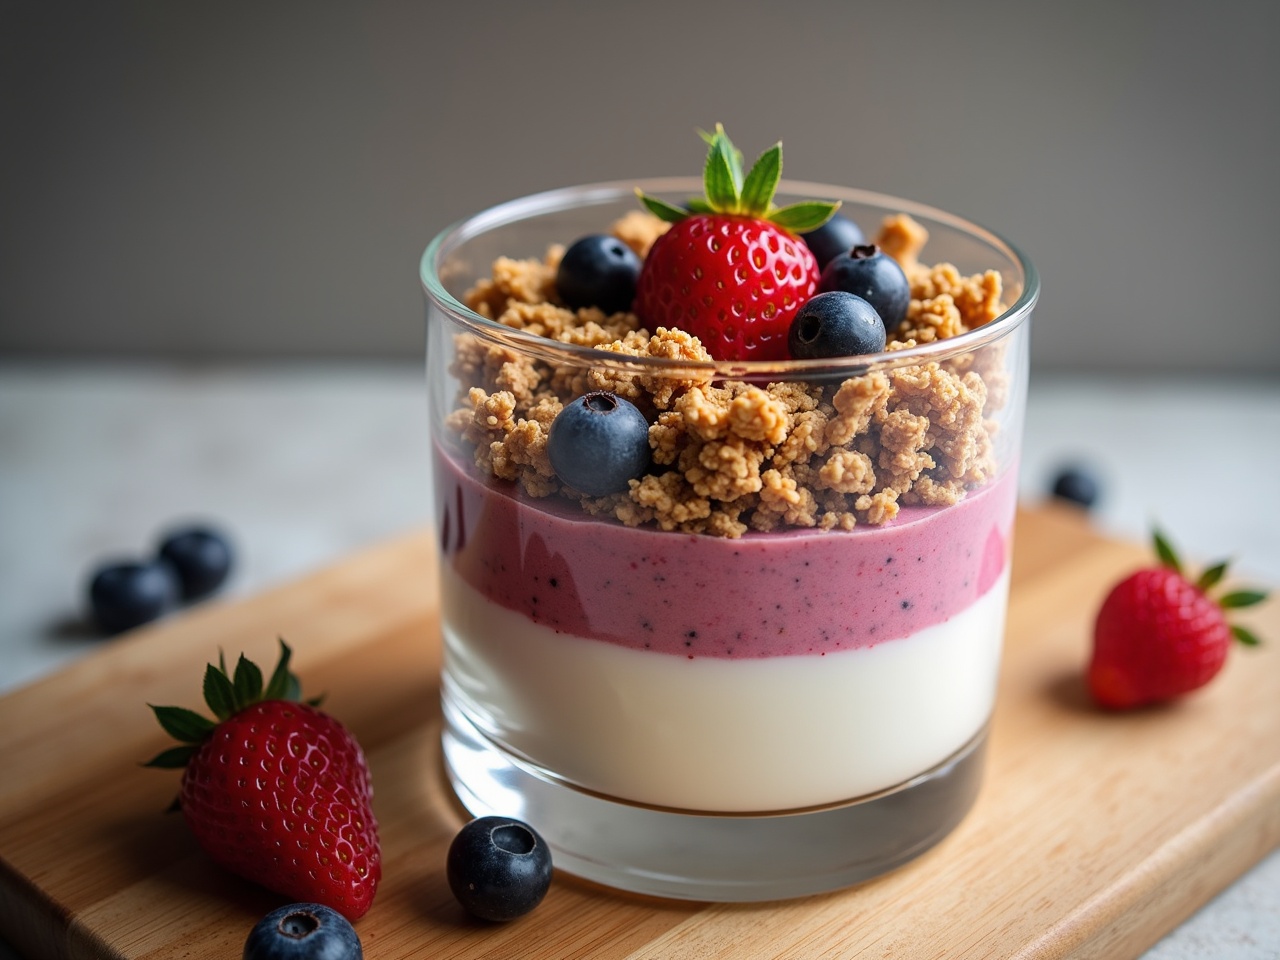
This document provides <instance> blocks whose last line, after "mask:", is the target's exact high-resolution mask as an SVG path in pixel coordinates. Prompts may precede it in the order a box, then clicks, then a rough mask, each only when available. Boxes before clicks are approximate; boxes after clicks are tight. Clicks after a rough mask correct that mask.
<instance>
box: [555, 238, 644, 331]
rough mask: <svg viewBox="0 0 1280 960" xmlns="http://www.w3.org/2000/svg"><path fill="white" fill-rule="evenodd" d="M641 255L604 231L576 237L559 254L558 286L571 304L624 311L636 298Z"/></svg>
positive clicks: (609, 311) (566, 302) (562, 295)
mask: <svg viewBox="0 0 1280 960" xmlns="http://www.w3.org/2000/svg"><path fill="white" fill-rule="evenodd" d="M639 277H640V258H639V257H638V256H637V255H636V252H635V251H634V250H632V249H631V248H630V247H628V246H627V245H626V244H625V243H623V242H622V241H621V240H619V239H618V238H617V237H611V236H608V235H607V234H603V233H593V234H591V235H590V236H586V237H582V238H581V239H580V240H575V241H574V242H573V245H572V246H571V247H569V249H568V250H566V251H565V252H564V256H563V257H561V258H560V266H559V268H558V269H557V270H556V290H558V291H559V292H560V299H561V300H563V301H564V302H565V304H566V306H568V307H569V308H571V309H573V310H578V309H580V308H582V307H599V308H600V309H601V310H603V311H604V312H605V313H624V312H626V311H628V310H630V309H631V304H632V301H634V300H635V298H636V280H637V279H639Z"/></svg>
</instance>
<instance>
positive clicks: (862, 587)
mask: <svg viewBox="0 0 1280 960" xmlns="http://www.w3.org/2000/svg"><path fill="white" fill-rule="evenodd" d="M436 454H437V455H436V458H435V461H436V484H437V489H438V492H437V503H439V504H441V511H442V515H441V516H440V517H439V521H438V522H439V525H438V530H439V531H440V537H441V548H442V552H443V555H444V558H445V562H446V563H448V564H450V565H451V566H452V568H453V569H454V571H455V572H456V573H457V574H458V576H459V577H461V579H462V580H463V581H465V582H466V583H468V584H469V585H470V586H471V587H472V588H474V589H475V590H476V591H477V592H478V593H479V594H481V595H482V596H484V597H485V598H487V599H488V600H490V601H492V602H493V603H495V604H498V605H500V606H502V607H504V608H506V609H508V610H510V611H513V612H514V613H517V614H521V615H523V616H525V617H527V618H528V619H529V620H531V621H533V622H534V623H537V624H540V625H542V626H544V627H546V628H548V629H551V630H554V631H555V632H557V633H566V634H572V635H574V636H579V637H586V638H592V639H595V640H600V641H604V642H608V643H612V644H617V645H619V646H622V647H628V648H631V649H636V650H647V651H653V652H655V653H663V654H668V655H678V656H681V657H688V658H701V657H713V658H720V659H758V658H765V657H783V656H805V655H824V654H826V653H829V652H834V651H839V650H851V649H859V648H866V647H873V646H876V645H877V644H880V643H883V642H885V641H889V640H895V639H898V638H902V637H908V636H911V635H913V634H916V633H918V632H919V631H920V630H922V629H924V628H926V627H930V626H933V625H936V624H941V623H945V622H947V621H948V620H950V619H951V618H953V617H954V616H955V615H956V614H958V613H960V612H962V611H964V610H966V609H967V608H969V607H970V606H971V605H972V604H973V603H974V601H976V600H977V599H978V598H980V597H982V596H983V595H984V594H986V593H987V592H988V591H989V590H990V589H991V588H992V586H993V585H994V584H995V583H996V582H997V580H998V579H999V577H1000V574H1001V573H1002V572H1003V571H1004V569H1005V567H1006V565H1007V563H1008V559H1009V535H1010V531H1011V528H1012V523H1013V513H1014V507H1015V503H1016V470H1014V469H1008V470H1005V471H1004V473H1003V474H1002V475H1001V476H1000V477H999V478H998V479H996V480H995V481H994V482H992V483H990V484H988V485H987V486H985V487H983V488H981V489H979V490H976V491H973V492H971V493H970V494H969V495H968V496H967V497H966V498H965V499H963V500H961V501H960V502H959V503H957V504H955V505H953V506H950V507H919V506H917V507H904V508H902V509H901V510H900V511H899V513H898V515H897V517H896V518H895V519H893V520H891V521H889V522H887V523H884V524H881V525H878V526H871V525H864V526H858V527H855V528H854V529H853V530H851V531H841V532H831V531H811V530H787V531H780V532H773V533H768V534H757V533H749V534H747V535H746V536H743V537H741V538H737V539H727V538H723V537H713V536H705V535H691V534H680V533H672V532H663V531H657V530H652V529H645V528H635V527H627V526H623V525H621V524H618V523H616V522H612V521H609V520H597V519H593V518H590V517H588V516H584V515H583V513H582V512H581V511H579V510H576V509H574V507H573V505H571V504H565V503H564V502H562V501H560V500H558V499H557V498H541V499H535V498H531V497H529V496H528V495H527V494H525V493H524V492H523V491H521V490H520V489H519V487H518V485H516V484H513V483H509V482H503V481H495V480H491V479H488V478H486V479H485V480H481V479H479V478H477V477H476V475H475V473H474V472H473V471H472V470H471V469H470V468H468V467H465V466H463V465H461V464H459V463H458V462H457V461H455V460H454V459H453V458H452V457H450V456H449V455H447V454H446V453H444V451H443V450H441V449H440V448H437V451H436Z"/></svg>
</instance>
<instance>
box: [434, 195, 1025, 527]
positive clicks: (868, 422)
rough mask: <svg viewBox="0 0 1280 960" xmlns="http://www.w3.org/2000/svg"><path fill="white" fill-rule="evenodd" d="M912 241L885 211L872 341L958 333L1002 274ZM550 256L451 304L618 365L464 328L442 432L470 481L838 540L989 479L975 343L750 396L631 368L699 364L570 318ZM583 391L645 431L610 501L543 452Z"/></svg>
mask: <svg viewBox="0 0 1280 960" xmlns="http://www.w3.org/2000/svg"><path fill="white" fill-rule="evenodd" d="M665 229H666V224H665V223H663V222H662V221H660V220H658V219H657V218H656V217H653V216H650V215H649V214H647V213H644V212H639V211H637V212H635V213H632V214H629V215H628V216H626V217H624V218H623V219H622V220H620V221H618V222H617V223H616V224H614V226H613V232H614V235H615V236H617V237H618V238H619V239H621V240H622V241H623V242H624V243H626V244H628V245H629V246H631V247H632V249H634V250H635V251H636V252H637V253H638V254H640V255H641V256H642V257H643V256H644V255H645V254H646V253H647V252H648V249H649V247H650V246H651V245H652V243H653V241H654V240H656V239H657V237H658V236H659V235H661V233H662V232H663V230H665ZM927 239H928V234H927V232H926V231H925V230H924V228H923V227H922V226H921V225H920V224H919V223H917V222H916V221H914V220H913V219H912V218H910V217H909V216H906V215H901V214H900V215H898V216H894V217H890V218H888V219H887V220H886V221H885V222H884V224H883V226H882V228H881V231H880V234H879V236H878V237H877V238H876V243H878V244H879V245H880V247H881V248H882V249H883V250H884V251H885V252H886V253H888V254H889V255H890V256H892V257H894V258H895V259H896V260H897V261H898V262H899V264H901V266H902V267H903V270H904V272H905V273H906V275H907V278H908V280H909V281H910V284H911V303H910V306H909V308H908V311H907V317H906V320H905V321H904V322H903V323H902V325H901V326H900V328H899V329H897V330H894V331H889V341H890V342H889V345H888V349H890V350H895V349H902V348H904V347H910V346H915V345H916V344H919V343H927V342H931V341H934V340H940V339H944V338H947V337H953V336H956V335H957V334H960V333H963V332H965V331H966V330H972V329H974V328H975V327H979V326H981V325H982V324H985V323H987V322H989V321H991V320H993V319H994V318H995V317H997V316H999V315H1000V313H1001V312H1002V311H1003V310H1004V305H1003V304H1002V303H1001V277H1000V274H999V273H998V272H996V271H994V270H991V271H987V272H985V273H982V274H978V275H974V276H964V275H962V274H960V272H959V271H958V270H957V269H956V268H955V267H954V266H952V265H951V264H938V265H934V266H927V265H925V264H923V263H921V262H920V259H919V255H920V252H921V250H922V248H923V247H924V244H925V242H926V241H927ZM563 252H564V251H563V248H562V247H553V248H552V249H551V250H550V251H549V252H548V254H547V256H546V257H545V259H543V260H512V259H507V258H500V259H499V260H497V261H496V262H495V263H494V264H493V268H492V275H491V277H490V278H489V279H486V280H482V281H481V282H480V283H478V284H477V285H476V286H475V288H474V289H472V290H471V291H470V292H469V293H468V294H467V297H466V302H467V304H468V306H470V307H471V308H472V309H473V310H475V311H476V312H477V313H479V314H481V315H482V316H484V317H487V318H490V319H493V320H496V321H497V322H498V323H501V324H503V325H505V326H509V327H513V328H516V329H520V330H524V331H527V332H529V333H533V334H536V335H537V336H540V337H546V338H548V339H550V340H555V341H558V342H560V343H566V344H576V345H581V346H588V347H595V348H597V349H600V350H605V351H608V352H610V353H614V354H617V355H618V363H617V364H616V365H609V366H604V365H601V366H596V367H591V368H584V367H582V366H569V365H557V364H554V363H551V362H547V361H545V360H540V359H534V358H532V357H530V356H527V355H525V354H522V353H521V352H518V351H516V350H512V349H509V348H506V347H502V346H498V345H493V344H486V343H484V342H482V341H480V340H479V339H478V338H476V337H473V336H470V335H467V334H462V335H459V336H458V337H457V338H456V357H455V360H454V363H453V366H452V368H451V372H452V373H453V374H454V375H455V376H456V377H457V378H458V379H459V382H460V383H461V384H463V385H464V387H463V392H462V394H461V396H460V398H459V406H458V408H457V409H456V410H455V411H454V413H453V414H452V415H451V416H450V418H449V425H450V427H451V428H452V429H453V430H455V431H457V432H458V433H459V434H460V435H461V436H462V437H463V438H464V440H465V441H466V442H467V443H468V444H469V445H470V446H472V447H473V449H474V457H475V463H476V465H477V467H478V468H479V469H480V470H481V471H482V472H484V473H487V474H491V475H493V476H495V477H498V478H501V479H504V480H511V481H515V482H517V483H519V484H520V486H521V487H523V489H524V490H525V491H526V492H527V493H528V494H529V495H531V496H534V497H552V496H558V497H565V498H568V499H570V500H573V501H576V502H578V503H580V504H581V507H582V509H583V510H584V511H586V512H587V513H589V514H592V515H596V516H611V517H614V518H616V519H617V520H620V521H621V522H623V523H625V524H628V525H630V526H639V525H641V524H652V525H654V526H657V527H659V528H661V529H663V530H679V531H683V532H687V533H705V534H712V535H718V536H725V537H739V536H742V535H743V534H744V533H746V532H748V531H749V530H756V531H771V530H779V529H782V528H786V527H810V528H820V529H824V530H832V529H838V530H849V529H852V528H853V527H854V525H855V524H857V523H869V524H880V523H884V522H886V521H888V520H891V519H893V517H894V516H895V515H896V514H897V512H898V509H899V507H900V506H901V505H906V504H922V505H930V506H936V505H950V504H954V503H956V502H957V501H959V500H960V499H961V498H963V497H964V495H965V492H966V491H967V490H969V489H972V488H974V487H977V486H980V485H982V484H983V483H985V482H986V481H987V480H988V479H990V478H991V477H992V476H993V474H994V471H995V461H994V457H993V453H992V435H993V433H994V431H995V427H996V424H995V423H994V421H993V420H992V419H991V414H992V413H993V412H994V411H995V410H997V409H998V408H999V406H1000V405H1001V404H1002V403H1003V402H1004V399H1005V394H1006V384H1005V380H1006V378H1005V375H1004V372H1003V370H1002V360H1001V357H1000V356H999V355H998V354H999V351H998V350H996V349H993V348H991V347H988V348H986V349H985V350H983V351H981V352H978V353H969V354H965V355H962V356H960V357H958V358H953V359H950V360H947V361H944V362H935V361H930V362H925V363H918V364H911V365H908V366H904V367H899V368H895V369H893V370H890V371H887V372H882V371H874V372H871V373H867V374H865V375H863V376H858V377H852V378H849V379H845V380H844V381H842V382H836V383H821V382H814V383H809V382H798V381H793V382H778V383H769V384H767V385H765V386H759V385H756V384H751V383H745V382H740V381H725V380H716V379H715V378H714V377H713V374H712V370H711V369H710V368H709V367H708V368H706V370H705V372H704V371H699V370H697V369H696V368H693V369H690V368H685V369H684V370H682V371H681V373H680V374H679V375H674V374H672V373H669V372H665V371H661V370H655V368H653V367H652V366H650V367H647V368H642V367H640V366H629V365H628V362H627V361H628V360H629V359H633V358H651V357H664V358H670V359H680V360H687V361H694V362H698V361H701V362H706V363H709V362H710V361H711V357H710V355H709V354H708V353H707V352H706V350H705V349H704V348H703V347H702V344H701V343H700V342H699V341H698V340H697V339H696V338H694V337H692V336H690V335H689V334H687V333H685V332H683V331H681V330H675V329H664V328H658V329H656V330H653V331H648V330H646V329H644V328H643V327H642V326H641V324H640V320H639V319H638V318H637V317H636V316H635V315H633V314H630V313H620V314H613V315H610V316H606V315H605V314H603V313H602V312H601V311H599V310H596V309H594V308H586V309H581V310H577V311H574V310H570V309H567V308H566V307H564V306H563V305H562V304H561V303H560V302H559V301H558V298H557V294H556V289H555V275H556V266H557V264H558V263H559V259H560V257H561V255H562V254H563ZM590 390H609V391H612V392H614V393H616V394H618V395H619V396H623V397H626V398H627V399H628V400H630V401H631V402H632V403H635V404H636V405H637V406H638V407H639V408H640V409H641V411H643V412H644V413H645V415H646V417H647V418H648V420H649V423H650V424H651V426H650V428H649V444H650V446H651V448H652V451H653V465H652V467H651V469H650V471H649V473H647V474H646V475H645V476H643V477H641V478H640V479H639V480H633V481H631V484H630V489H629V490H628V491H627V492H625V493H620V494H614V495H610V496H607V497H588V496H585V495H583V494H581V493H580V492H578V491H576V490H574V489H572V488H570V487H568V486H566V485H565V484H563V483H561V482H560V480H559V479H558V478H557V477H556V474H555V471H554V470H553V469H552V467H551V462H550V459H549V458H548V455H547V435H548V432H549V431H550V429H551V423H552V421H553V420H554V419H555V417H556V414H558V413H559V412H560V410H561V408H562V406H563V405H564V404H565V403H568V402H569V401H571V400H573V399H574V398H575V397H577V396H580V395H581V394H583V393H585V392H587V391H590Z"/></svg>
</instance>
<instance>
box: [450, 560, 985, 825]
mask: <svg viewBox="0 0 1280 960" xmlns="http://www.w3.org/2000/svg"><path fill="white" fill-rule="evenodd" d="M1008 591H1009V573H1008V567H1007V566H1006V568H1005V570H1004V572H1003V573H1001V575H1000V578H999V580H998V581H997V582H996V583H995V585H994V586H993V587H992V588H991V589H990V590H988V591H987V592H986V593H985V594H984V595H983V596H982V597H980V598H979V599H978V600H977V601H976V602H975V603H974V604H973V605H972V606H970V607H969V608H968V609H967V610H964V611H963V612H961V613H959V614H957V615H956V616H954V617H952V618H951V619H950V620H948V621H947V622H945V623H941V624H938V625H936V626H931V627H927V628H926V629H924V630H921V631H919V632H918V633H916V634H913V635H912V636H910V637H905V638H902V639H897V640H891V641H887V642H885V643H882V644H879V645H876V646H873V647H867V648H862V649H855V650H845V651H840V652H836V653H830V654H825V655H812V656H787V657H771V658H762V659H742V660H726V659H716V658H696V659H692V660H691V659H687V658H685V657H680V656H672V655H670V654H661V653H651V652H646V651H643V650H631V649H627V648H624V647H621V646H618V645H616V644H612V643H603V642H600V641H596V640H591V639H587V638H584V637H578V636H572V635H568V634H562V633H556V632H555V631H553V630H550V629H548V628H546V627H543V626H540V625H538V624H535V623H533V622H531V621H530V620H529V619H527V618H526V617H524V616H522V615H520V614H516V613H513V612H511V611H510V610H507V609H505V608H503V607H501V606H499V605H498V604H495V603H492V602H490V601H489V600H487V599H486V598H485V597H484V596H482V595H481V594H480V593H478V592H477V591H475V590H474V589H472V588H471V587H470V586H468V585H467V584H466V583H465V582H464V581H463V580H462V579H461V578H459V577H458V576H457V575H455V574H454V573H453V571H452V570H451V569H449V568H448V566H447V565H446V566H445V567H444V571H443V579H442V590H441V596H442V613H443V620H444V634H445V667H446V670H445V674H446V678H447V680H448V682H449V685H450V690H451V693H452V694H453V695H455V696H456V697H457V698H458V700H459V701H460V703H459V706H461V707H462V708H463V709H464V710H465V711H466V713H467V714H468V715H469V716H470V718H471V720H472V721H473V722H474V723H475V724H476V726H477V727H479V729H481V730H482V731H484V732H485V733H486V734H487V735H489V736H490V737H492V738H493V739H494V740H495V741H497V742H498V743H500V744H502V745H504V746H505V747H506V748H507V749H509V750H510V751H512V752H513V753H515V754H517V755H518V756H521V757H524V758H526V759H528V760H530V761H532V762H533V763H534V764H536V765H537V766H539V767H542V768H543V769H545V770H548V771H551V772H553V773H554V774H556V775H557V776H558V777H560V778H561V779H564V780H567V781H569V782H571V783H574V784H577V785H579V786H581V787H583V788H586V789H588V790H592V791H596V792H599V793H603V794H606V795H608V796H612V797H616V798H618V799H622V800H629V801H632V802H636V803H645V804H652V805H656V806H664V807H676V808H681V809H686V810H708V811H725V812H745V811H756V812H761V811H771V810H789V809H795V808H799V807H809V806H817V805H823V804H830V803H838V802H841V801H845V800H850V799H853V798H856V797H860V796H864V795H866V794H870V793H876V792H878V791H881V790H885V789H887V788H889V787H893V786H897V785H898V784H901V783H903V782H905V781H907V780H910V779H911V778H912V777H915V776H917V775H919V774H921V773H923V772H924V771H926V770H928V769H930V768H931V767H933V766H935V765H937V764H938V763H940V762H941V761H943V760H945V759H946V758H947V757H948V756H950V755H951V754H952V753H954V752H955V751H956V750H958V749H959V748H960V747H961V746H963V745H964V744H965V743H966V742H968V741H969V739H971V738H972V737H973V736H974V735H975V734H976V733H977V732H978V731H979V730H980V729H981V728H982V726H983V724H984V723H986V721H987V718H988V717H989V715H990V713H991V708H992V705H993V703H994V700H995V688H996V675H997V671H998V669H999V660H1000V648H1001V642H1002V638H1003V635H1004V619H1005V609H1006V602H1007V598H1008Z"/></svg>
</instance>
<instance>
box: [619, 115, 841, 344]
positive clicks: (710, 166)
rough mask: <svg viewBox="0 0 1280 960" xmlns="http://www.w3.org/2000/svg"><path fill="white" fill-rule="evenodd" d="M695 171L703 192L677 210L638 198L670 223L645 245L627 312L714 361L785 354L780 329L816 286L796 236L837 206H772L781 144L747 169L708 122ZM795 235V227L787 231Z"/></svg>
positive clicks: (812, 266) (813, 264) (811, 262)
mask: <svg viewBox="0 0 1280 960" xmlns="http://www.w3.org/2000/svg"><path fill="white" fill-rule="evenodd" d="M703 138H704V139H705V140H706V141H707V143H708V144H709V149H708V151H707V163H706V168H705V170H704V171H703V183H704V186H705V190H706V197H705V198H701V197H700V198H696V199H693V200H690V201H689V203H688V206H687V208H680V207H675V206H672V205H671V204H669V203H665V202H664V201H662V200H657V199H655V198H653V197H648V196H645V195H644V194H641V195H640V199H641V201H642V202H643V203H644V205H645V206H646V207H648V208H649V210H651V211H652V212H653V213H655V214H656V215H657V216H659V217H661V218H662V219H664V220H667V221H668V222H670V223H671V224H672V227H671V229H670V230H668V231H667V232H666V233H664V234H663V235H662V236H661V237H659V238H658V240H657V242H655V243H654V245H653V247H652V248H651V249H650V251H649V255H648V257H646V258H645V261H644V266H643V267H642V268H641V270H640V279H639V280H638V282H637V285H636V313H637V314H638V315H639V316H640V319H641V320H643V321H644V322H645V323H646V324H647V325H649V326H650V327H679V328H680V329H682V330H684V331H686V332H687V333H691V334H693V335H694V336H696V337H697V338H698V339H699V340H701V341H702V345H703V346H704V347H706V348H707V351H708V352H709V353H710V354H711V355H712V356H713V357H714V358H715V359H717V360H785V359H787V357H788V351H787V332H788V330H789V329H790V327H791V321H792V319H793V318H794V317H795V315H796V313H797V312H798V311H799V309H800V307H801V306H803V305H804V302H805V301H806V300H808V299H809V298H810V297H811V296H813V292H814V290H815V288H816V287H817V284H818V276H819V271H818V262H817V260H815V259H814V257H813V254H812V253H810V252H809V248H808V247H807V246H805V243H804V241H803V240H801V239H800V238H799V237H798V236H796V233H798V232H801V231H807V230H813V229H815V228H817V227H818V226H821V225H822V224H823V223H825V222H826V221H827V220H828V219H829V218H830V217H831V215H832V214H833V213H835V211H836V209H837V208H838V207H839V206H840V205H839V204H838V203H826V202H821V201H816V200H815V201H807V202H804V203H796V204H792V205H791V206H788V207H783V208H781V209H779V208H777V207H775V206H774V205H773V195H774V193H775V192H776V191H777V189H778V182H779V179H780V177H781V176H782V144H780V143H778V144H774V146H773V147H771V148H770V149H769V150H767V151H765V152H764V153H763V154H762V155H761V156H760V158H759V159H758V160H757V161H756V162H755V164H754V165H753V166H752V168H751V170H750V171H748V172H747V174H746V175H745V177H744V176H743V172H742V154H741V153H739V152H738V150H737V149H736V148H735V147H734V146H733V144H732V143H731V142H730V140H729V138H728V137H727V136H726V135H725V132H724V128H723V127H721V126H719V125H718V124H717V125H716V132H715V133H713V134H703ZM793 231H794V232H793Z"/></svg>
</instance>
